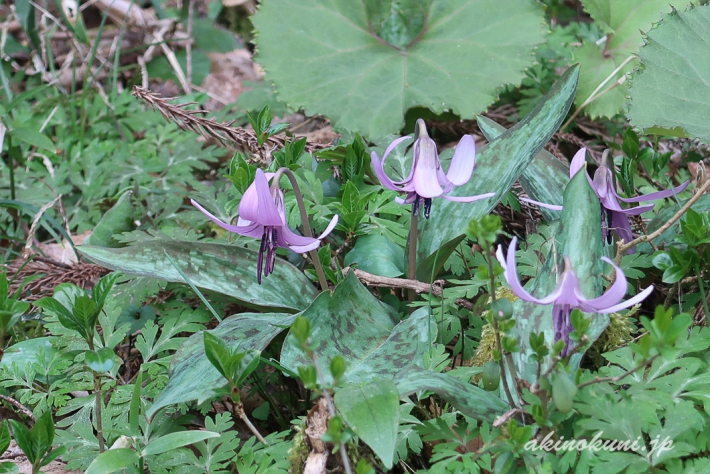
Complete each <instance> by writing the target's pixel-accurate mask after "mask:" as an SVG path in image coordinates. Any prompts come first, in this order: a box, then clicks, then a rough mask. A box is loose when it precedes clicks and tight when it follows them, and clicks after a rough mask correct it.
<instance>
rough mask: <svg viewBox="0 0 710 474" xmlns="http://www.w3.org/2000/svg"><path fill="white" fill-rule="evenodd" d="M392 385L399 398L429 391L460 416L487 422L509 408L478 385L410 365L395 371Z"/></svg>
mask: <svg viewBox="0 0 710 474" xmlns="http://www.w3.org/2000/svg"><path fill="white" fill-rule="evenodd" d="M395 384H396V385H397V390H398V391H399V396H400V397H407V396H409V395H411V394H413V393H416V392H420V391H422V390H429V391H432V392H434V393H436V394H437V395H439V396H440V397H441V398H443V399H444V400H446V401H447V402H449V403H450V404H451V405H452V406H453V407H454V408H456V409H457V410H458V411H460V412H461V413H463V414H464V415H468V416H470V417H472V418H475V419H477V420H486V421H488V422H489V423H492V422H493V421H495V419H496V418H498V417H499V416H500V415H502V414H503V413H505V412H506V411H508V410H509V407H508V404H507V403H506V402H504V401H503V400H501V399H500V398H498V397H496V396H495V395H493V394H492V393H490V392H486V391H485V390H483V389H482V388H479V387H477V386H475V385H472V384H467V383H464V382H462V381H461V380H459V379H457V378H456V377H453V376H451V375H447V374H439V373H436V372H429V371H428V370H424V369H422V368H421V367H417V366H414V365H411V366H408V367H406V368H404V369H403V370H402V371H401V372H399V373H398V374H397V376H396V377H395Z"/></svg>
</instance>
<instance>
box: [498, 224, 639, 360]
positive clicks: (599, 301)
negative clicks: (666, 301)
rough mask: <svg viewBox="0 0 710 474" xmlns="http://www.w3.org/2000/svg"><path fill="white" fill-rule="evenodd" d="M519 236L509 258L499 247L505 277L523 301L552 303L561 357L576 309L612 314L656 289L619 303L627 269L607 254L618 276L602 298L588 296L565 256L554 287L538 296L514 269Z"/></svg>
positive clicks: (609, 262)
mask: <svg viewBox="0 0 710 474" xmlns="http://www.w3.org/2000/svg"><path fill="white" fill-rule="evenodd" d="M517 240H518V239H517V237H513V240H512V241H511V242H510V246H509V247H508V255H507V257H504V256H503V249H502V247H501V246H498V250H497V252H496V258H497V259H498V262H500V265H501V266H502V267H503V270H504V273H503V276H504V277H505V280H506V281H507V282H508V285H509V286H510V289H511V290H512V291H513V293H515V294H516V295H517V296H518V298H520V299H521V300H523V301H529V302H531V303H536V304H540V305H549V304H552V325H553V328H554V332H555V342H557V341H559V340H563V341H565V348H564V349H563V351H562V357H565V356H567V352H568V350H569V346H570V338H569V335H570V333H571V332H572V331H573V330H574V328H573V326H572V323H571V321H570V314H571V313H572V310H573V309H579V310H581V311H584V312H586V313H600V314H609V313H615V312H617V311H619V310H622V309H625V308H629V307H631V306H633V305H635V304H636V303H638V302H640V301H642V300H644V299H645V298H646V297H647V296H648V295H650V294H651V292H652V291H653V285H651V286H649V287H648V288H646V289H645V290H643V291H642V292H640V293H639V294H637V295H636V296H634V297H632V298H629V299H628V300H626V301H624V302H620V301H621V299H622V298H623V297H624V295H626V289H627V283H626V276H625V275H624V272H623V271H622V270H621V268H619V267H618V266H616V265H615V264H614V262H613V261H611V260H610V259H608V258H606V257H602V260H603V261H605V262H606V263H608V264H610V265H611V266H612V267H614V271H615V272H616V279H615V280H614V283H613V284H612V285H611V287H609V289H608V290H607V291H606V292H605V293H604V294H603V295H602V296H600V297H599V298H593V299H587V298H586V297H585V296H584V294H583V293H582V289H581V287H580V285H579V279H578V278H577V275H576V274H575V273H574V269H573V268H572V263H571V262H570V260H569V258H568V257H566V256H565V257H564V269H563V271H562V274H561V275H560V276H559V278H558V280H557V287H556V288H555V290H554V291H553V292H552V293H551V294H550V295H548V296H546V297H545V298H535V297H534V296H532V295H531V294H530V293H528V292H527V291H525V288H523V285H521V284H520V280H519V279H518V272H517V270H516V268H515V246H516V244H517Z"/></svg>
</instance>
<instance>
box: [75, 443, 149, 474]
mask: <svg viewBox="0 0 710 474" xmlns="http://www.w3.org/2000/svg"><path fill="white" fill-rule="evenodd" d="M138 460H139V456H138V453H136V452H135V451H133V450H132V449H128V448H118V449H109V450H108V451H104V452H103V453H101V454H99V455H98V456H97V457H96V459H94V460H93V461H92V462H91V464H89V468H88V469H87V470H86V472H85V473H84V474H110V473H112V472H116V471H118V470H121V469H125V468H127V467H131V466H135V465H137V464H138Z"/></svg>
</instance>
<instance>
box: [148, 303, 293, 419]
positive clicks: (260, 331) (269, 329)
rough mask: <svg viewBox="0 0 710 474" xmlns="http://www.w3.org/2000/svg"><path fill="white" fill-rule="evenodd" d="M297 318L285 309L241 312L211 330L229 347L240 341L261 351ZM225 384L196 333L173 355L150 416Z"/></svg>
mask: <svg viewBox="0 0 710 474" xmlns="http://www.w3.org/2000/svg"><path fill="white" fill-rule="evenodd" d="M294 319H295V316H294V315H290V314H285V313H265V314H259V313H241V314H238V315H236V316H230V317H228V318H226V319H225V320H224V321H222V322H221V323H220V324H219V326H217V327H216V328H214V329H213V330H211V331H210V332H211V333H212V334H214V335H215V336H219V337H220V338H221V339H223V340H224V341H225V342H226V343H227V345H228V346H229V347H232V348H233V347H236V346H237V345H239V347H240V350H243V351H246V350H257V351H261V350H263V349H264V348H265V347H266V346H267V345H268V344H269V343H270V342H271V340H272V339H273V338H275V337H276V336H277V335H278V334H279V333H280V332H281V331H283V330H284V329H286V328H287V327H289V326H290V325H291V324H292V323H293V320H294ZM226 384H227V380H226V379H224V378H223V377H222V376H221V375H220V374H219V372H218V371H217V369H215V368H214V367H213V366H212V364H211V363H210V361H209V360H207V357H206V356H205V346H204V342H203V337H202V333H197V334H193V335H192V336H190V337H189V338H188V339H187V340H186V341H185V342H184V343H183V344H182V346H180V349H178V351H177V352H176V353H175V355H174V356H173V360H172V362H171V363H170V379H169V380H168V384H167V385H166V386H165V388H164V389H163V391H162V392H161V393H160V396H158V398H157V399H156V400H155V403H154V404H153V406H151V407H150V410H148V416H153V415H154V414H155V413H157V411H158V410H160V409H161V408H163V407H165V406H168V405H173V404H175V403H183V402H189V401H191V400H205V399H207V398H209V397H211V396H212V395H213V394H214V393H215V391H216V390H217V389H219V388H221V387H223V386H224V385H226Z"/></svg>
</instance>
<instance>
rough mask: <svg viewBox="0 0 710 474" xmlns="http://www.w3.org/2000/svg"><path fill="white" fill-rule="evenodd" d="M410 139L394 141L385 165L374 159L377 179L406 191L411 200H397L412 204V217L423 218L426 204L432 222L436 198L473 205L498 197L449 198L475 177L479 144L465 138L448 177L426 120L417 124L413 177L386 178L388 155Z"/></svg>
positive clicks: (465, 136)
mask: <svg viewBox="0 0 710 474" xmlns="http://www.w3.org/2000/svg"><path fill="white" fill-rule="evenodd" d="M408 138H409V137H408V136H407V137H401V138H398V139H396V140H395V141H393V142H392V143H391V144H390V145H389V146H388V147H387V149H386V150H385V154H384V155H382V161H380V158H379V157H378V156H377V153H375V152H374V151H373V152H372V155H370V157H371V159H372V169H373V170H374V171H375V175H377V178H378V179H379V180H380V183H382V186H384V187H385V188H387V189H391V190H393V191H404V192H406V193H407V197H406V198H404V199H401V198H397V199H396V201H397V202H398V203H399V204H412V213H413V214H414V215H415V216H416V215H418V214H419V205H420V203H421V202H422V201H423V203H424V216H425V217H426V218H427V219H428V218H429V213H430V211H431V200H432V199H433V198H435V197H443V198H445V199H448V200H449V201H456V202H473V201H478V200H479V199H484V198H487V197H491V196H494V195H495V193H487V194H480V195H478V196H467V197H458V196H446V194H448V193H449V192H450V191H451V190H452V189H454V187H455V186H461V185H463V184H466V183H467V182H468V180H469V179H471V174H473V166H474V164H475V162H476V142H475V141H474V140H473V137H472V136H471V135H464V136H463V138H461V141H459V144H458V145H457V146H456V151H455V152H454V157H453V158H452V159H451V165H450V166H449V171H448V173H446V174H444V171H443V170H442V168H441V162H440V161H439V154H438V153H437V151H436V144H435V143H434V140H432V139H431V138H429V135H428V134H427V131H426V126H425V125H424V121H423V120H422V119H419V120H417V132H416V134H415V140H414V151H413V161H412V169H411V170H410V172H409V176H407V177H406V178H404V179H403V180H401V181H393V180H391V179H390V178H389V176H387V174H385V168H384V166H385V160H386V159H387V155H389V154H390V152H392V150H394V148H395V147H396V146H397V145H399V144H400V143H401V142H403V141H404V140H407V139H408Z"/></svg>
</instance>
